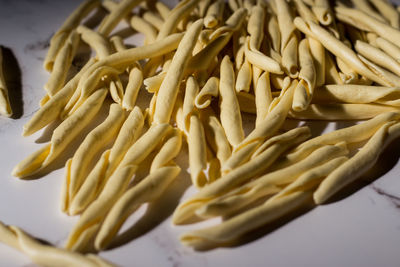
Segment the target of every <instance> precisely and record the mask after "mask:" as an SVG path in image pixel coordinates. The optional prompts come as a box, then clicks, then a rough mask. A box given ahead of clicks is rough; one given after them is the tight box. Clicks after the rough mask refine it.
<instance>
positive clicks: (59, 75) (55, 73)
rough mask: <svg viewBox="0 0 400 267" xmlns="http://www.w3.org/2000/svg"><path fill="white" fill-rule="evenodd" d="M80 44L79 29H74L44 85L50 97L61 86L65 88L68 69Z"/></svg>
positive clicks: (56, 58) (55, 60)
mask: <svg viewBox="0 0 400 267" xmlns="http://www.w3.org/2000/svg"><path fill="white" fill-rule="evenodd" d="M78 45H79V35H78V33H77V31H75V30H73V31H72V32H71V33H70V35H69V37H68V38H67V40H66V41H65V43H64V46H63V47H62V48H61V49H60V51H59V52H58V53H57V56H56V57H55V59H54V63H53V70H52V72H51V74H50V77H49V80H48V81H47V83H46V84H45V85H44V89H45V90H46V92H47V94H48V95H49V96H50V97H51V96H54V95H55V94H56V93H57V92H58V91H59V90H60V89H61V88H63V86H64V83H65V80H66V78H67V74H68V70H69V68H70V66H71V64H72V60H73V59H74V56H75V54H76V51H77V49H78Z"/></svg>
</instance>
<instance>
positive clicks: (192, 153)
mask: <svg viewBox="0 0 400 267" xmlns="http://www.w3.org/2000/svg"><path fill="white" fill-rule="evenodd" d="M187 143H188V148H189V167H190V177H191V179H192V183H193V185H194V186H195V187H197V188H202V187H204V186H205V185H206V184H207V174H206V169H207V150H206V149H207V144H206V137H205V133H204V128H203V125H202V123H201V121H200V118H199V116H198V115H197V114H191V115H190V124H189V131H188V135H187Z"/></svg>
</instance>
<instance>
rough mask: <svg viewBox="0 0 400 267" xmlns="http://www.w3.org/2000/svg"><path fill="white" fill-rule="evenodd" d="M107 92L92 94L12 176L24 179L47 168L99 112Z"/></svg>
mask: <svg viewBox="0 0 400 267" xmlns="http://www.w3.org/2000/svg"><path fill="white" fill-rule="evenodd" d="M107 92H108V90H107V89H106V88H102V89H99V90H97V91H96V92H94V93H93V94H92V95H91V96H90V97H89V98H88V99H87V100H86V101H85V102H84V104H83V105H82V106H81V108H79V109H78V110H77V111H76V112H75V113H74V114H73V115H72V116H70V117H68V119H66V120H64V121H63V122H62V123H61V124H60V125H59V126H58V127H57V128H56V129H55V130H54V133H53V136H52V137H51V141H50V144H48V145H46V146H44V147H43V148H41V149H39V150H38V151H36V152H35V153H33V154H32V155H30V156H28V157H27V158H26V159H24V160H23V161H21V162H20V163H19V164H18V165H17V166H15V168H14V170H13V172H12V174H13V175H14V176H16V177H19V178H24V177H27V176H30V175H32V174H35V173H37V172H38V171H40V170H42V169H43V168H44V167H46V166H48V165H49V164H50V163H51V162H52V161H53V160H54V159H55V158H56V157H57V156H58V155H60V153H61V152H62V151H63V150H64V149H65V148H66V147H67V146H68V145H69V144H70V143H71V142H72V141H73V140H74V139H75V137H76V136H77V135H78V134H79V132H80V131H81V130H82V129H83V128H84V127H85V126H86V125H87V124H88V123H89V122H90V121H91V119H92V118H93V117H94V116H95V115H96V114H97V112H98V111H99V110H100V107H101V105H102V104H103V101H104V99H105V97H106V95H107Z"/></svg>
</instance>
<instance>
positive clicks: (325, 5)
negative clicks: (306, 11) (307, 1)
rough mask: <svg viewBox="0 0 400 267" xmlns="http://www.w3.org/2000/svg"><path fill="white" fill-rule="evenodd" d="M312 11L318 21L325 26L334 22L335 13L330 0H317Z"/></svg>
mask: <svg viewBox="0 0 400 267" xmlns="http://www.w3.org/2000/svg"><path fill="white" fill-rule="evenodd" d="M312 11H313V12H314V14H315V17H316V18H317V19H318V21H319V22H320V23H321V24H322V25H325V26H328V25H330V24H331V23H332V22H334V19H333V14H332V10H331V7H330V5H329V1H328V0H315V2H314V5H313V6H312Z"/></svg>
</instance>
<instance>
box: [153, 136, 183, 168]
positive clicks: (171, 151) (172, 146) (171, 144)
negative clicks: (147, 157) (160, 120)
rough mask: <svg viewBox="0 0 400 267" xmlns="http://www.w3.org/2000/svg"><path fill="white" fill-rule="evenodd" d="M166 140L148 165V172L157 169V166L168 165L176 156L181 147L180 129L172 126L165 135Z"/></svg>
mask: <svg viewBox="0 0 400 267" xmlns="http://www.w3.org/2000/svg"><path fill="white" fill-rule="evenodd" d="M165 139H166V141H165V142H164V144H163V146H162V147H161V148H160V150H159V151H158V153H157V155H156V156H155V157H154V159H153V161H152V162H151V166H150V173H153V172H155V171H157V170H158V169H159V168H161V167H163V166H166V165H168V164H169V163H171V161H172V160H173V159H174V158H175V157H176V156H178V154H179V152H180V151H181V147H182V131H181V130H179V129H177V128H174V129H173V131H171V133H170V134H167V136H166V137H165Z"/></svg>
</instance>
